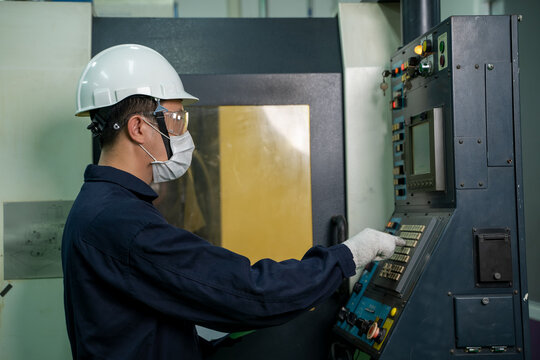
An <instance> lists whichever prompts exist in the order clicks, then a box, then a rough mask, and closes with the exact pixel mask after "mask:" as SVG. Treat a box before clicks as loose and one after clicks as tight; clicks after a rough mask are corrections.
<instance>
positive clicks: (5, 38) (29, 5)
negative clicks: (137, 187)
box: [0, 2, 91, 360]
mask: <svg viewBox="0 0 540 360" xmlns="http://www.w3.org/2000/svg"><path fill="white" fill-rule="evenodd" d="M90 30H91V7H90V4H76V3H50V2H39V3H38V2H0V163H1V164H2V171H1V172H0V180H1V184H2V186H1V187H0V200H1V201H2V202H7V201H44V200H53V201H54V200H73V199H74V198H75V196H76V194H77V193H78V190H79V188H80V186H81V183H82V175H83V171H84V167H85V165H86V164H87V163H89V162H90V161H91V139H90V136H89V133H88V131H87V130H86V129H85V126H86V124H85V123H84V122H83V121H82V120H81V119H78V118H75V117H74V116H73V114H74V112H75V90H76V86H77V81H78V78H79V76H80V73H81V71H82V69H83V67H84V66H85V65H86V63H87V62H88V60H89V59H90ZM3 218H4V217H3V204H2V206H0V219H2V220H1V221H0V290H1V289H4V287H5V286H6V285H7V284H8V283H11V284H12V285H13V288H12V289H11V291H10V292H8V293H7V294H6V296H5V297H0V358H1V359H2V360H33V359H36V360H48V359H54V360H62V359H69V358H71V354H70V350H69V343H68V339H67V333H66V329H65V320H64V313H63V298H62V293H63V289H62V280H61V279H40V280H16V281H11V280H9V281H6V280H4V276H3V269H4V267H3V259H4V256H3V255H4V253H3V236H4V224H3Z"/></svg>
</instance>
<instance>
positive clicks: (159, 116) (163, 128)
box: [154, 99, 172, 159]
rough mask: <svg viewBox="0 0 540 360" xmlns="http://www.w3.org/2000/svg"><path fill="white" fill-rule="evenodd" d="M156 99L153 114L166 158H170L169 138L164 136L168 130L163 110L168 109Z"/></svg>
mask: <svg viewBox="0 0 540 360" xmlns="http://www.w3.org/2000/svg"><path fill="white" fill-rule="evenodd" d="M156 100H157V107H156V110H154V116H155V118H156V120H157V124H158V128H159V131H160V132H161V139H163V144H164V145H165V151H167V159H170V158H171V156H172V149H171V140H170V139H169V137H167V136H165V134H168V133H169V130H167V125H166V124H165V115H164V112H165V111H168V110H167V108H165V107H164V106H162V105H161V104H160V100H159V99H156Z"/></svg>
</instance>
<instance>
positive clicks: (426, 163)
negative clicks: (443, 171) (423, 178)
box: [411, 122, 431, 175]
mask: <svg viewBox="0 0 540 360" xmlns="http://www.w3.org/2000/svg"><path fill="white" fill-rule="evenodd" d="M411 141H412V162H413V164H412V165H413V166H412V170H413V171H412V173H413V174H414V175H422V174H429V173H430V172H431V156H430V150H431V149H430V145H431V144H430V140H429V122H424V123H421V124H418V125H414V126H413V127H412V128H411Z"/></svg>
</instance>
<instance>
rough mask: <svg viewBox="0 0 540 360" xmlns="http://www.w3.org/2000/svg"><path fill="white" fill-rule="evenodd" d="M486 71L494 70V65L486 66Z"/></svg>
mask: <svg viewBox="0 0 540 360" xmlns="http://www.w3.org/2000/svg"><path fill="white" fill-rule="evenodd" d="M487 69H488V70H493V69H495V65H493V64H488V65H487Z"/></svg>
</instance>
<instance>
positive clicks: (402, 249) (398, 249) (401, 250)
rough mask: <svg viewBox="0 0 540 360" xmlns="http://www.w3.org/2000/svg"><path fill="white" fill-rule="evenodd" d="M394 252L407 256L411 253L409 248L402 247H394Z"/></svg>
mask: <svg viewBox="0 0 540 360" xmlns="http://www.w3.org/2000/svg"><path fill="white" fill-rule="evenodd" d="M394 252H395V253H398V254H405V255H409V253H410V252H411V248H410V247H403V246H396V249H395V250H394Z"/></svg>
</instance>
